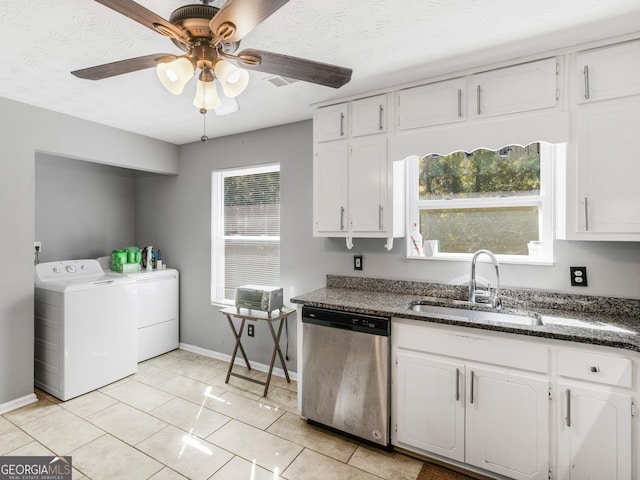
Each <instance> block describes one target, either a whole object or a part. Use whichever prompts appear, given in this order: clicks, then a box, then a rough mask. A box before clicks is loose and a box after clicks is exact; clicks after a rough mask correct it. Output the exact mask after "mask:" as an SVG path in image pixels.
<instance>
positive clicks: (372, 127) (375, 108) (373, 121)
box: [351, 95, 389, 137]
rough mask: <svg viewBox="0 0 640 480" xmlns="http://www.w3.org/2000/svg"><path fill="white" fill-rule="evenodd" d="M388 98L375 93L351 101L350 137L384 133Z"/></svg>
mask: <svg viewBox="0 0 640 480" xmlns="http://www.w3.org/2000/svg"><path fill="white" fill-rule="evenodd" d="M388 98H389V96H388V95H376V96H375V97H369V98H363V99H360V100H355V101H353V102H351V136H352V137H360V136H362V135H375V134H378V133H386V131H387V102H388Z"/></svg>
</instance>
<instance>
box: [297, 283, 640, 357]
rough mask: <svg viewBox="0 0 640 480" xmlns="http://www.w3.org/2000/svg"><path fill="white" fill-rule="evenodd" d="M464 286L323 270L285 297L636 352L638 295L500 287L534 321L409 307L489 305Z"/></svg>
mask: <svg viewBox="0 0 640 480" xmlns="http://www.w3.org/2000/svg"><path fill="white" fill-rule="evenodd" d="M467 291H468V290H467V287H466V286H456V285H445V284H437V283H423V282H407V281H401V280H385V279H370V278H361V277H346V276H338V275H328V276H327V286H326V287H325V288H320V289H318V290H314V291H312V292H308V293H305V294H302V295H298V296H296V297H294V298H292V299H291V302H292V303H297V304H303V305H307V306H313V307H320V308H330V309H334V310H346V311H350V312H355V313H363V314H372V315H383V316H390V317H401V318H409V319H414V320H421V321H426V322H432V323H440V324H449V325H458V326H462V327H467V328H478V329H483V330H494V331H501V332H508V333H515V334H520V335H529V336H534V337H545V338H551V339H556V340H565V341H571V342H579V343H590V344H594V345H604V346H609V347H616V348H622V349H626V350H633V351H636V352H640V300H634V299H623V298H615V297H597V296H583V295H571V294H561V293H555V292H544V291H535V290H517V289H504V290H502V294H501V298H502V302H503V308H502V311H503V312H504V313H514V314H519V315H522V314H531V315H534V316H536V317H538V318H541V319H542V324H537V325H521V324H512V323H503V322H495V321H485V320H468V321H462V320H456V319H454V318H451V317H450V318H443V317H438V316H437V315H434V314H432V313H431V314H427V313H423V312H416V311H412V310H411V308H410V306H411V305H412V304H414V303H425V304H429V305H437V306H448V307H455V308H463V309H474V310H490V309H489V308H488V307H486V306H481V305H477V306H476V305H469V304H468V302H466V296H467ZM462 311H464V310H462Z"/></svg>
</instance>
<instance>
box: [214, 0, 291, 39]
mask: <svg viewBox="0 0 640 480" xmlns="http://www.w3.org/2000/svg"><path fill="white" fill-rule="evenodd" d="M288 1H289V0H229V1H228V2H227V3H225V4H224V7H222V8H221V9H220V11H219V12H218V13H217V14H216V15H215V16H214V17H213V18H212V19H211V22H209V29H210V30H211V31H212V32H213V34H214V35H216V36H217V37H220V38H222V39H223V40H224V41H225V42H238V41H240V40H242V38H243V37H244V36H245V35H247V34H248V33H249V32H251V31H252V30H253V29H254V28H256V26H257V25H258V24H260V23H262V22H264V21H265V20H266V19H267V18H269V17H270V16H271V15H272V14H273V13H274V12H276V11H277V10H278V9H280V8H281V7H282V6H283V5H284V4H285V3H287V2H288ZM230 26H232V28H230Z"/></svg>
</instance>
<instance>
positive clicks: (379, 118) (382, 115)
mask: <svg viewBox="0 0 640 480" xmlns="http://www.w3.org/2000/svg"><path fill="white" fill-rule="evenodd" d="M383 119H384V107H383V106H382V105H380V110H379V117H378V120H379V125H378V126H379V129H380V130H382V129H383V128H384V125H383V124H382V122H383Z"/></svg>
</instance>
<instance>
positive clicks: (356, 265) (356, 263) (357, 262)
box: [353, 255, 362, 270]
mask: <svg viewBox="0 0 640 480" xmlns="http://www.w3.org/2000/svg"><path fill="white" fill-rule="evenodd" d="M353 269H354V270H362V255H354V256H353Z"/></svg>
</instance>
